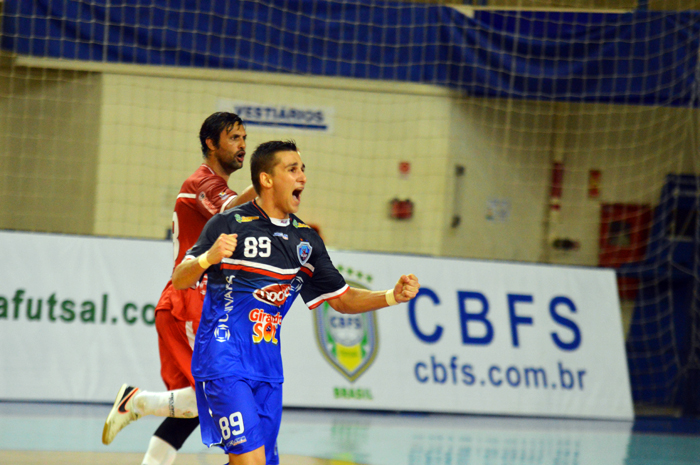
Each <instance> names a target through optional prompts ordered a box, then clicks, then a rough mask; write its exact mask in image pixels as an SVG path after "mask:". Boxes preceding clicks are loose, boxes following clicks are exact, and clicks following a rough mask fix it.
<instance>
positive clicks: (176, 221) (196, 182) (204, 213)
mask: <svg viewBox="0 0 700 465" xmlns="http://www.w3.org/2000/svg"><path fill="white" fill-rule="evenodd" d="M234 198H236V193H235V192H233V191H232V190H231V189H229V188H228V184H226V181H225V180H224V178H222V177H221V176H219V175H218V174H216V173H214V171H213V170H212V169H211V168H209V167H208V166H207V165H205V164H202V165H201V166H200V167H199V168H198V169H197V171H195V172H194V173H193V174H192V176H190V177H189V178H187V179H186V180H185V182H184V183H182V187H181V188H180V193H179V194H178V195H177V200H176V201H175V211H174V212H173V249H174V250H173V258H174V260H175V263H174V264H173V269H175V267H176V266H178V265H179V264H180V262H181V261H182V259H183V258H184V257H185V252H187V251H188V250H189V249H190V248H191V247H192V246H193V245H194V244H195V242H197V239H199V234H200V233H201V232H202V229H204V225H205V224H207V221H209V219H210V218H211V217H212V216H214V215H216V214H217V213H221V212H222V211H224V209H225V208H226V206H227V205H228V204H229V203H231V202H232V201H233V199H234Z"/></svg>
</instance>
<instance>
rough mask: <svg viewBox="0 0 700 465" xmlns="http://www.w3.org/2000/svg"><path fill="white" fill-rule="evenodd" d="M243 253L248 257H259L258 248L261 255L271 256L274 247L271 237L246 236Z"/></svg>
mask: <svg viewBox="0 0 700 465" xmlns="http://www.w3.org/2000/svg"><path fill="white" fill-rule="evenodd" d="M243 246H244V247H243V255H244V256H245V257H248V258H252V257H257V256H258V249H260V250H259V252H260V253H259V256H260V257H269V256H270V252H271V251H272V247H271V244H270V238H269V237H264V236H263V237H246V238H245V241H243Z"/></svg>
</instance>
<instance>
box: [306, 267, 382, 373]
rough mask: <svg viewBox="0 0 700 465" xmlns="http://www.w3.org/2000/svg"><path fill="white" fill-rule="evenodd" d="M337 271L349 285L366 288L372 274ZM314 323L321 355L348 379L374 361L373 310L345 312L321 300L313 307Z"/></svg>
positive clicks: (343, 269)
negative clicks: (348, 313) (355, 312)
mask: <svg viewBox="0 0 700 465" xmlns="http://www.w3.org/2000/svg"><path fill="white" fill-rule="evenodd" d="M338 271H340V272H341V273H342V274H343V275H344V276H345V281H346V282H347V283H348V284H349V285H350V286H352V287H358V288H361V289H369V287H368V285H369V284H371V282H372V276H371V275H368V274H365V273H362V272H357V271H356V270H353V269H352V268H346V267H343V266H339V267H338ZM314 325H315V329H316V342H317V343H318V347H319V349H320V350H321V353H322V354H323V357H324V358H325V359H326V361H328V363H330V364H331V366H332V367H333V368H335V369H336V370H337V371H338V372H339V373H340V374H342V375H343V376H344V377H345V378H347V380H348V381H350V382H354V381H355V380H357V378H359V377H360V376H361V375H362V374H363V373H364V372H365V371H367V369H368V368H369V367H370V365H372V362H374V359H375V357H376V356H377V348H378V339H377V320H376V316H375V312H368V313H362V314H359V315H344V314H342V313H338V312H336V311H335V310H333V308H331V306H330V305H328V303H327V302H324V303H323V305H319V306H318V307H317V308H316V309H315V310H314Z"/></svg>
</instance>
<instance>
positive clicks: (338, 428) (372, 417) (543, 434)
mask: <svg viewBox="0 0 700 465" xmlns="http://www.w3.org/2000/svg"><path fill="white" fill-rule="evenodd" d="M109 409H110V405H97V404H56V403H21V402H0V464H2V465H24V464H58V465H63V464H66V465H68V464H71V465H83V464H101V465H112V464H114V465H117V464H120V465H121V464H125V465H126V464H134V465H139V464H140V463H141V462H140V460H141V458H142V457H143V452H144V451H145V450H146V446H147V444H148V441H149V439H150V436H151V434H152V433H153V431H155V429H156V427H157V426H158V424H159V423H160V419H158V418H154V417H145V418H142V419H140V420H138V421H136V422H135V423H133V424H131V425H129V426H128V427H127V428H126V429H124V430H123V431H122V432H121V433H119V436H117V438H116V439H115V440H114V442H113V443H112V444H111V445H110V446H104V445H103V444H102V443H101V442H100V438H101V434H102V426H103V424H104V419H105V417H106V415H107V413H108V412H109ZM278 446H279V451H280V454H281V464H282V465H351V464H364V465H409V464H410V465H461V464H468V465H540V464H541V465H691V464H693V465H697V464H698V463H700V420H698V419H687V418H686V419H677V418H671V417H657V418H652V417H647V418H640V419H638V420H637V421H635V422H634V423H631V422H620V421H591V420H558V419H539V418H520V417H518V418H515V417H488V416H472V415H438V414H417V413H414V414H406V413H403V414H401V413H374V412H351V411H321V410H304V409H285V411H284V415H283V419H282V428H281V431H280V436H279V441H278ZM226 462H227V460H226V457H225V456H224V455H223V453H222V452H221V451H220V450H218V449H212V450H209V449H207V448H206V447H204V446H203V445H202V444H201V442H200V440H199V430H198V429H197V430H196V431H195V433H194V434H193V435H192V436H191V437H190V438H189V439H188V440H187V442H186V443H185V445H184V446H183V448H182V450H181V451H180V454H179V455H178V458H177V460H176V461H175V464H176V465H200V464H201V465H223V464H224V463H226Z"/></svg>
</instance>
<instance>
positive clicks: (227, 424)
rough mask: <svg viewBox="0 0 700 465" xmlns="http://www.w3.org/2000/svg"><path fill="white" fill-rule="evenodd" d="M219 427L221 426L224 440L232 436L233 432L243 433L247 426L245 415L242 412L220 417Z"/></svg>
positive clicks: (235, 433) (235, 434) (234, 433)
mask: <svg viewBox="0 0 700 465" xmlns="http://www.w3.org/2000/svg"><path fill="white" fill-rule="evenodd" d="M219 427H220V428H221V435H222V436H223V437H224V441H225V440H227V439H228V438H230V437H231V433H233V435H234V436H238V435H239V434H243V432H244V431H245V428H244V426H243V415H241V412H235V413H232V414H231V415H230V416H229V417H228V418H226V417H221V418H219Z"/></svg>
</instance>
